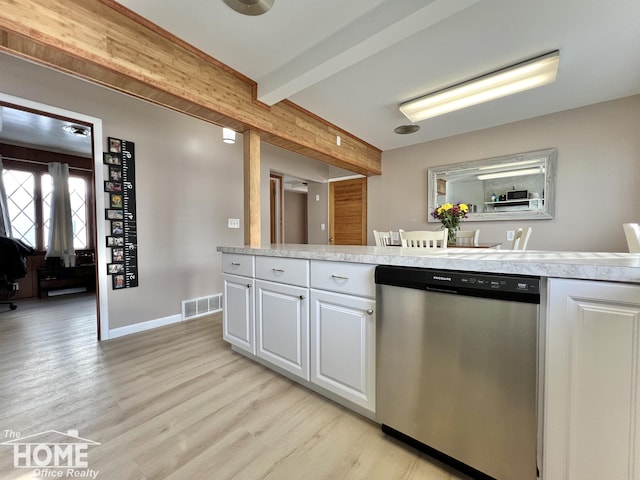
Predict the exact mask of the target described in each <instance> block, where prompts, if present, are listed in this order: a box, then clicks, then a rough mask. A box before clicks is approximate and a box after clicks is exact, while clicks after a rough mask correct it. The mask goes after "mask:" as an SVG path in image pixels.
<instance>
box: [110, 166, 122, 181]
mask: <svg viewBox="0 0 640 480" xmlns="http://www.w3.org/2000/svg"><path fill="white" fill-rule="evenodd" d="M109 180H110V181H112V182H122V168H121V167H120V166H118V165H109Z"/></svg>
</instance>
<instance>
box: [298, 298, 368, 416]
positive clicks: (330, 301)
mask: <svg viewBox="0 0 640 480" xmlns="http://www.w3.org/2000/svg"><path fill="white" fill-rule="evenodd" d="M374 309H375V301H374V300H371V299H367V298H362V297H354V296H350V295H341V294H339V293H332V292H325V291H322V290H311V381H312V382H313V383H315V384H317V385H320V386H321V387H323V388H326V389H327V390H329V391H331V392H333V393H335V394H337V395H339V396H341V397H343V398H345V399H347V400H350V401H351V402H353V403H355V404H357V405H360V406H362V407H364V408H366V409H367V410H370V411H372V412H374V411H375V341H376V340H375V325H376V319H375V310H374Z"/></svg>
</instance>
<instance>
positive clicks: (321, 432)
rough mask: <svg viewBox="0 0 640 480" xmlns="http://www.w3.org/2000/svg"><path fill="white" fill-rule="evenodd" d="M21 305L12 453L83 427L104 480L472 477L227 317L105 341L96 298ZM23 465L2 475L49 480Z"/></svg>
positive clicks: (10, 320)
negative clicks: (276, 359) (262, 355)
mask: <svg viewBox="0 0 640 480" xmlns="http://www.w3.org/2000/svg"><path fill="white" fill-rule="evenodd" d="M18 303H19V305H20V306H19V307H18V309H17V310H15V311H13V312H8V311H6V312H5V311H4V307H3V306H0V443H2V442H4V441H7V440H10V438H5V436H6V433H5V431H7V430H11V431H14V432H20V433H21V434H22V436H23V437H24V436H27V435H32V434H35V433H38V432H42V431H47V430H58V431H62V432H66V431H67V430H78V431H79V436H80V437H83V438H87V439H91V440H94V441H96V442H100V444H101V445H99V446H95V447H90V448H89V453H88V463H89V467H90V468H91V469H94V470H98V471H99V472H100V473H99V476H98V479H100V480H127V479H130V480H151V479H167V480H169V479H170V480H198V479H202V480H226V479H236V480H257V479H274V480H298V479H300V480H302V479H304V480H314V479H332V480H333V479H367V480H376V479H380V480H389V479H426V480H457V479H463V478H466V477H463V476H461V475H460V474H457V473H452V472H451V471H450V470H448V469H446V467H443V466H442V465H440V464H438V463H437V462H435V461H430V460H429V459H428V457H426V456H424V455H422V454H420V453H418V452H417V451H415V450H413V449H411V448H410V447H407V446H405V445H403V444H401V443H399V442H397V441H395V440H393V439H391V438H389V437H386V436H385V435H384V434H383V433H382V432H381V431H380V429H379V427H378V425H376V424H375V423H373V422H371V421H369V420H367V419H364V418H363V417H361V416H359V415H357V414H354V413H352V412H350V411H349V410H347V409H345V408H342V407H340V406H338V405H336V404H335V403H333V402H331V401H329V400H327V399H325V398H324V397H322V396H320V395H318V394H316V393H314V392H311V391H309V390H307V389H306V388H304V387H301V386H299V385H297V384H296V383H294V382H292V381H290V380H288V379H286V378H284V377H282V376H280V375H278V374H276V373H273V372H271V371H270V370H268V369H266V368H264V367H262V366H260V365H258V364H256V363H254V362H252V361H250V360H248V359H246V358H244V357H243V356H241V355H238V354H236V353H234V352H232V351H231V349H230V348H229V347H228V345H227V344H226V343H224V342H223V341H222V339H221V337H222V335H221V318H220V315H219V314H217V315H212V316H210V317H204V318H201V319H197V320H192V321H190V322H185V323H180V324H176V325H171V326H168V327H163V328H159V329H156V330H152V331H148V332H143V333H140V334H135V335H130V336H127V337H121V338H118V339H114V340H110V341H106V342H102V343H98V342H97V341H96V340H95V337H96V335H95V329H96V327H95V298H94V297H93V296H91V295H86V296H85V295H80V296H69V297H59V298H49V299H47V300H45V301H42V302H39V301H36V300H32V301H19V302H18ZM43 306H45V307H46V308H41V307H43ZM12 455H13V451H12V448H11V447H9V446H6V445H4V446H3V445H0V479H2V480H12V479H13V480H26V479H31V478H45V477H35V476H33V475H32V472H31V470H24V469H15V468H13V457H12ZM62 478H66V477H62Z"/></svg>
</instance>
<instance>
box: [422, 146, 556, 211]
mask: <svg viewBox="0 0 640 480" xmlns="http://www.w3.org/2000/svg"><path fill="white" fill-rule="evenodd" d="M556 154H557V150H556V149H555V148H549V149H546V150H538V151H535V152H526V153H518V154H513V155H505V156H503V157H496V158H488V159H484V160H474V161H470V162H464V163H456V164H452V165H444V166H441V167H432V168H429V170H428V175H429V180H428V181H429V188H428V195H429V199H428V212H429V214H428V216H429V218H428V219H427V220H428V221H429V222H439V220H437V219H435V218H433V217H432V216H431V212H433V210H434V209H435V208H436V207H438V206H440V205H443V204H445V203H454V204H455V203H458V202H460V203H466V204H467V205H469V213H468V215H467V217H468V220H469V221H495V220H530V219H550V218H553V216H554V211H555V195H554V192H555V171H556Z"/></svg>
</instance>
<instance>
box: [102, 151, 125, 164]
mask: <svg viewBox="0 0 640 480" xmlns="http://www.w3.org/2000/svg"><path fill="white" fill-rule="evenodd" d="M102 163H104V164H105V165H122V156H121V155H120V154H119V153H112V152H105V153H103V154H102Z"/></svg>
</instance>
